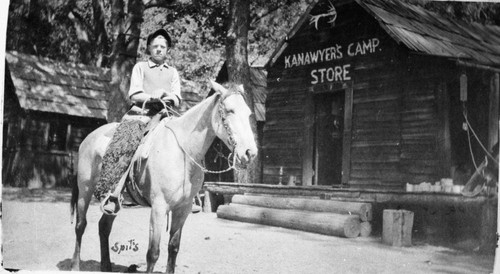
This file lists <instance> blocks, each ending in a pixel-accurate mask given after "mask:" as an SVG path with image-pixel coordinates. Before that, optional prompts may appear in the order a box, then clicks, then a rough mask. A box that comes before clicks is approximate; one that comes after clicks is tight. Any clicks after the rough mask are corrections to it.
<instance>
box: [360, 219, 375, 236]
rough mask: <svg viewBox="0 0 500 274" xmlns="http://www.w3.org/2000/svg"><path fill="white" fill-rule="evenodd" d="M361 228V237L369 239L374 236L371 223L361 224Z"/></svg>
mask: <svg viewBox="0 0 500 274" xmlns="http://www.w3.org/2000/svg"><path fill="white" fill-rule="evenodd" d="M359 226H360V233H359V236H360V237H369V236H370V235H371V234H372V224H371V223H370V222H367V221H365V222H361V224H360V225H359Z"/></svg>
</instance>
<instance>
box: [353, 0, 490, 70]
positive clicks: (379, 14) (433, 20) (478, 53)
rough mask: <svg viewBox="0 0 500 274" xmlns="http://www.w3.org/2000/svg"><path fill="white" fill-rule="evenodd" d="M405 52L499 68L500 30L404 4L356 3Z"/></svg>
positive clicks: (365, 0) (379, 0)
mask: <svg viewBox="0 0 500 274" xmlns="http://www.w3.org/2000/svg"><path fill="white" fill-rule="evenodd" d="M356 2H357V3H359V5H360V6H362V7H364V8H365V9H366V10H367V11H368V12H369V13H370V14H372V15H373V16H374V17H375V18H376V19H377V21H378V22H379V23H380V25H381V27H382V28H383V29H384V30H385V31H386V32H387V33H388V34H389V35H391V36H392V37H393V38H394V39H395V40H396V41H397V42H398V43H402V44H404V45H405V46H406V47H408V49H410V50H412V51H415V52H419V53H424V54H429V55H435V56H443V57H450V58H454V59H455V58H456V59H460V60H467V61H471V62H473V63H478V64H484V65H492V66H500V27H499V26H495V25H482V24H479V23H468V22H464V21H461V20H456V19H451V18H445V17H443V16H441V15H438V14H436V13H434V12H431V11H428V10H425V9H424V8H422V7H419V6H415V5H412V4H409V3H404V2H403V1H384V0H356Z"/></svg>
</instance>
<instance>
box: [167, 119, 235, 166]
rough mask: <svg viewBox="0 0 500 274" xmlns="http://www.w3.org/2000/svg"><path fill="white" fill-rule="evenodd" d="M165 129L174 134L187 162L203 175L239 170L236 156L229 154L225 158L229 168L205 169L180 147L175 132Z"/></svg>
mask: <svg viewBox="0 0 500 274" xmlns="http://www.w3.org/2000/svg"><path fill="white" fill-rule="evenodd" d="M165 127H166V128H168V129H170V131H172V133H173V134H174V137H175V139H176V140H177V144H179V147H180V148H181V150H182V152H184V155H186V156H187V157H188V158H189V160H191V162H193V163H194V164H195V165H196V166H197V167H199V168H200V169H201V170H202V171H203V172H205V173H212V174H220V173H224V172H228V171H230V170H231V169H234V170H239V169H238V168H237V167H236V154H235V153H233V152H231V153H230V154H229V156H227V160H228V161H227V162H228V165H229V167H228V168H226V169H224V170H210V169H207V168H206V167H204V166H203V165H201V164H199V163H198V162H197V161H196V160H195V159H194V158H193V156H191V154H189V153H188V152H187V151H186V150H185V149H184V147H183V146H182V145H181V143H180V142H179V138H177V134H175V131H174V130H173V129H171V128H169V127H168V126H167V125H165ZM231 155H232V156H233V163H232V164H231Z"/></svg>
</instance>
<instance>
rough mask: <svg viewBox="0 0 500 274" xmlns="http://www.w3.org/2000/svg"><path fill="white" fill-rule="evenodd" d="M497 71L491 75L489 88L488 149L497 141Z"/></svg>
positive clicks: (498, 80)
mask: <svg viewBox="0 0 500 274" xmlns="http://www.w3.org/2000/svg"><path fill="white" fill-rule="evenodd" d="M499 78H500V77H499V73H498V72H497V73H495V74H494V75H493V77H492V79H491V80H492V81H491V88H490V100H489V101H490V111H489V119H488V147H487V148H488V149H491V148H492V147H493V146H494V145H495V144H496V143H497V142H498V128H499V127H498V118H499V117H498V108H499V97H500V87H499V86H500V79H499Z"/></svg>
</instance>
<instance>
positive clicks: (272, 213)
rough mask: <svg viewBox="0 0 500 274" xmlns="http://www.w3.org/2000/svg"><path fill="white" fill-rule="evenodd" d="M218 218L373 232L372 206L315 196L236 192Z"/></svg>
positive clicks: (352, 233) (349, 233) (349, 234)
mask: <svg viewBox="0 0 500 274" xmlns="http://www.w3.org/2000/svg"><path fill="white" fill-rule="evenodd" d="M217 217H218V218H223V219H229V220H235V221H241V222H248V223H256V224H263V225H272V226H279V227H284V228H290V229H297V230H302V231H308V232H314V233H320V234H325V235H331V236H339V237H346V238H355V237H359V236H361V237H368V236H369V235H370V233H371V224H370V221H371V220H372V206H371V204H369V203H359V202H345V201H334V200H320V199H314V198H308V199H306V198H295V197H276V196H258V195H234V196H233V199H232V202H231V204H229V205H222V206H219V208H218V210H217Z"/></svg>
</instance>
